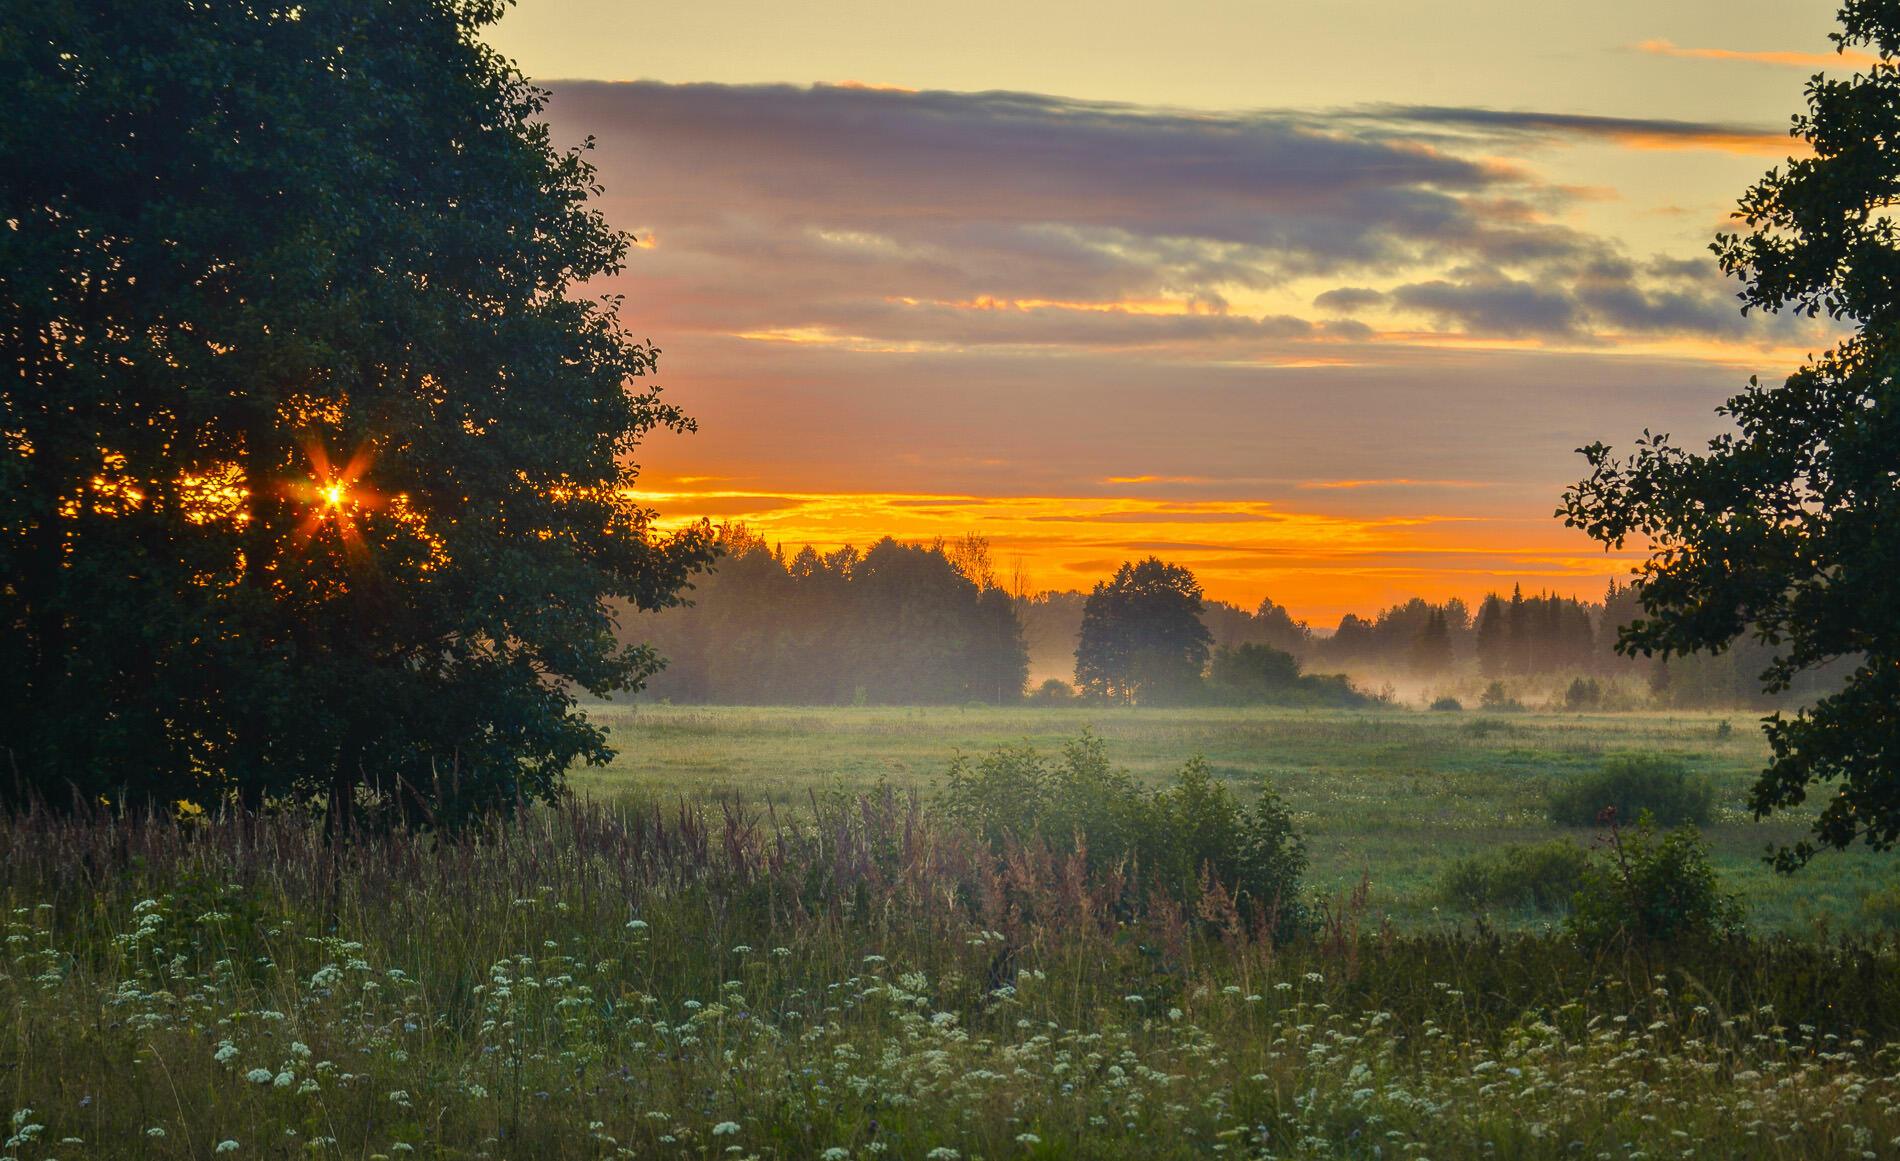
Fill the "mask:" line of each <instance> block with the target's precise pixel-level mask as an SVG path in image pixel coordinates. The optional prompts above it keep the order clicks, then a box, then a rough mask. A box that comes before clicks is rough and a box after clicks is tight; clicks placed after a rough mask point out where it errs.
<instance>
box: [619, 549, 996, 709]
mask: <svg viewBox="0 0 1900 1161" xmlns="http://www.w3.org/2000/svg"><path fill="white" fill-rule="evenodd" d="M720 539H721V543H722V545H723V546H724V548H725V556H724V558H723V559H722V560H721V561H720V564H719V567H718V569H717V570H716V571H715V572H714V573H713V574H712V575H711V576H709V577H707V578H706V579H705V580H703V581H701V582H700V584H699V585H698V587H697V588H696V589H695V591H694V593H693V598H694V601H693V605H692V606H691V607H690V608H683V609H674V610H669V611H667V612H665V613H663V614H661V615H659V616H657V617H652V618H648V619H647V622H648V623H647V624H645V625H642V626H641V627H640V630H639V631H640V632H642V633H644V634H645V635H646V636H647V637H648V638H649V639H650V640H651V641H652V643H653V644H654V646H655V647H656V648H657V649H659V650H660V651H661V652H662V653H663V654H664V655H665V656H666V658H667V659H668V664H667V668H666V670H665V672H663V673H661V674H660V675H658V676H657V677H655V678H654V679H653V680H652V682H651V693H652V695H653V696H655V697H666V698H671V699H674V700H678V701H712V702H726V703H736V704H768V705H769V704H838V703H845V702H855V701H866V702H878V703H885V704H889V703H918V704H925V703H943V702H963V701H972V700H976V701H985V702H1010V701H1014V700H1016V699H1018V698H1020V697H1021V696H1022V689H1023V683H1024V681H1025V680H1026V678H1027V676H1028V658H1027V653H1026V650H1025V648H1024V645H1023V636H1022V626H1021V623H1020V622H1019V621H1018V620H1017V617H1016V612H1015V607H1014V604H1013V603H1012V602H1011V600H1010V599H1009V596H1008V595H1007V594H1006V593H1004V592H1003V591H1002V590H1001V589H997V588H990V589H984V590H979V589H978V588H977V587H976V585H974V584H972V583H971V582H970V581H969V580H968V579H967V578H966V577H965V576H964V575H963V574H962V573H961V572H960V571H959V569H958V568H957V567H956V565H955V564H954V563H953V562H952V561H951V560H950V559H949V558H948V557H947V556H946V555H945V551H944V546H943V545H941V544H937V545H932V546H930V547H927V548H926V547H923V546H920V545H907V544H900V543H898V542H897V541H895V540H891V539H889V538H886V539H884V540H881V541H879V542H878V543H877V544H876V545H873V546H872V548H871V549H870V550H869V551H868V552H865V553H862V554H860V553H858V552H857V551H856V550H855V549H845V550H839V551H836V552H832V553H827V554H820V553H819V552H818V551H817V550H816V549H813V548H810V547H806V548H802V549H800V550H798V551H797V552H795V553H793V554H791V556H790V558H789V559H786V558H785V554H784V553H782V552H777V551H773V550H770V549H768V548H767V547H766V544H765V542H764V541H763V540H761V539H760V538H758V537H757V536H754V535H752V534H751V533H750V532H749V531H747V530H746V529H745V528H744V527H743V526H730V527H728V528H725V529H722V530H721V533H720Z"/></svg>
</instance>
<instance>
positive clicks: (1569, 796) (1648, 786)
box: [1549, 754, 1715, 826]
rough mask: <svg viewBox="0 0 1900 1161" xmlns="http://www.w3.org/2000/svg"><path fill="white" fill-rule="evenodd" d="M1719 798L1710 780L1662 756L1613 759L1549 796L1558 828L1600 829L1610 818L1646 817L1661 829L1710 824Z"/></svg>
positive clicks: (1557, 787) (1553, 819)
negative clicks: (1696, 775) (1653, 819)
mask: <svg viewBox="0 0 1900 1161" xmlns="http://www.w3.org/2000/svg"><path fill="white" fill-rule="evenodd" d="M1714 806H1715V792H1714V790H1713V789H1712V788H1711V787H1710V786H1709V783H1708V781H1707V780H1706V779H1703V778H1696V777H1691V776H1690V775H1689V772H1688V770H1687V769H1685V768H1684V766H1683V764H1682V763H1681V762H1680V761H1678V760H1676V759H1674V758H1669V757H1665V756H1663V755H1659V754H1630V755H1623V756H1620V757H1614V758H1609V759H1607V760H1605V761H1604V763H1603V766H1602V768H1600V769H1598V770H1597V771H1596V772H1594V773H1591V774H1585V775H1583V776H1581V777H1578V778H1574V779H1570V780H1568V781H1564V782H1560V783H1558V784H1557V785H1556V786H1553V787H1552V788H1551V791H1550V800H1549V810H1550V820H1551V821H1552V822H1554V823H1556V824H1557V825H1559V826H1596V825H1598V824H1599V823H1600V822H1602V821H1604V819H1605V814H1604V812H1605V811H1613V812H1614V814H1613V815H1611V816H1610V817H1611V818H1613V819H1614V820H1616V821H1620V822H1628V821H1630V820H1632V819H1634V818H1636V817H1637V816H1638V815H1640V814H1642V813H1643V812H1644V811H1648V812H1649V813H1650V814H1651V815H1653V816H1654V817H1655V819H1656V821H1657V823H1659V824H1660V825H1662V826H1680V825H1682V824H1684V823H1694V824H1696V825H1698V826H1699V825H1701V824H1703V823H1706V822H1707V821H1709V816H1710V814H1711V813H1712V812H1713V810H1714Z"/></svg>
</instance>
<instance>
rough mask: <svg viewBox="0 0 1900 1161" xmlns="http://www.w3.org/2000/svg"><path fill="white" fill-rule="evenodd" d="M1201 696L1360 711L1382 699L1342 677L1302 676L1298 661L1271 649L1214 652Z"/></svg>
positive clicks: (1243, 647)
mask: <svg viewBox="0 0 1900 1161" xmlns="http://www.w3.org/2000/svg"><path fill="white" fill-rule="evenodd" d="M1201 697H1202V699H1203V700H1205V701H1206V702H1208V703H1210V704H1213V705H1281V706H1299V707H1303V708H1319V707H1325V706H1333V707H1339V708H1343V709H1358V708H1361V707H1364V706H1370V705H1375V704H1377V703H1378V702H1379V701H1381V700H1382V699H1381V698H1380V697H1379V696H1375V695H1373V694H1368V693H1366V692H1365V691H1364V690H1361V689H1358V688H1356V687H1355V686H1354V685H1353V684H1352V681H1351V680H1350V679H1349V678H1347V676H1346V675H1345V674H1343V673H1328V674H1318V673H1304V674H1303V673H1301V672H1300V662H1299V659H1298V658H1296V657H1294V656H1293V655H1292V654H1291V653H1288V652H1286V651H1284V650H1280V649H1274V648H1272V647H1270V646H1267V645H1260V644H1252V643H1250V644H1246V645H1241V646H1238V647H1236V648H1233V649H1229V648H1227V647H1225V646H1222V647H1221V648H1219V649H1216V650H1215V651H1214V657H1213V661H1212V662H1211V663H1210V664H1209V666H1208V671H1207V680H1206V681H1205V682H1203V683H1202V688H1201Z"/></svg>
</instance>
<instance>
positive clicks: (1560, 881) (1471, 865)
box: [1437, 839, 1589, 911]
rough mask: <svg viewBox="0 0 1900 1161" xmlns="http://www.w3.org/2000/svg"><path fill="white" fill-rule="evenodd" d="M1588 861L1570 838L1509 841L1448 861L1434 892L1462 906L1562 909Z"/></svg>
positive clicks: (1448, 902) (1449, 903)
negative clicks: (1510, 842) (1490, 848)
mask: <svg viewBox="0 0 1900 1161" xmlns="http://www.w3.org/2000/svg"><path fill="white" fill-rule="evenodd" d="M1588 863H1589V852H1587V851H1585V850H1584V849H1583V848H1582V847H1580V846H1578V845H1577V844H1576V843H1573V842H1571V841H1569V840H1568V839H1551V840H1550V841H1548V842H1541V843H1512V844H1510V845H1508V846H1505V847H1502V848H1499V849H1497V850H1494V851H1484V852H1480V853H1478V854H1474V855H1465V856H1463V857H1460V858H1457V859H1454V860H1452V862H1451V864H1450V865H1449V866H1447V867H1446V868H1445V870H1444V871H1443V872H1442V873H1441V874H1440V875H1439V879H1438V888H1437V893H1438V897H1439V898H1440V899H1442V900H1443V901H1444V902H1445V904H1446V905H1447V906H1451V907H1456V908H1459V909H1461V910H1466V911H1486V910H1489V909H1491V908H1494V907H1505V908H1511V907H1530V908H1535V909H1536V910H1538V911H1562V910H1565V909H1567V908H1569V906H1570V904H1571V901H1572V897H1573V896H1575V895H1576V893H1577V889H1578V888H1579V887H1581V886H1582V885H1583V874H1584V869H1585V867H1586V866H1587V865H1588Z"/></svg>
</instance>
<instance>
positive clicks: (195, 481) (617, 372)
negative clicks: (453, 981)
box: [0, 0, 709, 817]
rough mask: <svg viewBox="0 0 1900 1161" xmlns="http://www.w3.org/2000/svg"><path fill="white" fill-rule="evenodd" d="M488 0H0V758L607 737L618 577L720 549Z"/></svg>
mask: <svg viewBox="0 0 1900 1161" xmlns="http://www.w3.org/2000/svg"><path fill="white" fill-rule="evenodd" d="M502 7H503V5H501V4H500V3H495V2H491V0H326V2H325V3H321V4H308V3H293V2H290V0H283V2H272V0H261V2H247V3H237V2H236V0H203V2H196V3H186V2H184V0H136V2H134V0H105V2H100V3H89V4H57V3H56V4H10V5H7V7H6V9H5V14H4V15H3V16H0V103H4V105H5V107H6V110H7V115H6V116H5V117H4V118H0V223H3V225H0V359H3V360H4V366H5V377H4V380H0V705H4V706H5V712H4V714H0V718H4V722H5V725H4V727H3V729H4V735H3V736H0V745H4V748H5V750H6V760H7V763H8V765H7V769H6V774H5V777H4V778H0V795H4V796H14V795H19V794H30V793H38V794H40V795H42V796H44V797H46V798H47V799H49V800H52V801H56V802H57V801H72V800H73V799H74V797H75V795H77V796H79V797H83V798H84V799H86V800H89V801H90V800H96V799H98V798H101V797H103V798H106V799H108V800H110V801H113V802H115V803H120V802H135V801H147V800H151V801H170V800H173V799H195V800H198V801H201V802H202V801H207V800H209V799H212V798H215V797H218V796H221V795H224V794H227V793H229V794H235V795H236V796H238V797H239V798H240V799H242V800H244V801H247V802H261V801H263V800H264V799H266V798H267V797H269V798H290V799H304V800H325V801H329V802H331V803H333V804H344V803H348V802H350V801H351V800H352V799H353V798H354V796H355V791H356V789H357V787H358V786H359V785H361V784H363V783H365V782H370V783H377V784H380V785H381V786H382V787H384V788H385V789H388V790H391V791H394V792H396V797H397V798H398V799H400V800H401V801H403V802H405V803H406V804H407V806H408V808H409V809H411V810H412V811H416V812H422V813H428V814H433V815H435V816H437V817H443V816H444V815H443V812H445V811H446V812H449V813H451V814H460V813H465V812H468V811H472V810H479V809H483V808H487V807H492V806H500V805H506V804H509V803H513V802H517V801H521V800H524V799H525V800H533V799H540V798H546V797H548V796H549V795H551V794H553V793H555V792H556V790H557V788H558V785H559V779H560V776H561V773H562V771H563V770H564V769H565V768H566V767H567V766H568V765H569V763H571V762H573V761H575V760H577V759H584V760H589V761H599V760H603V759H605V758H606V757H607V756H608V754H609V750H608V748H607V746H606V744H605V739H604V737H603V735H602V733H601V732H600V731H599V730H598V729H597V728H596V727H594V726H591V725H589V724H588V722H587V721H586V720H585V719H584V718H583V717H581V716H580V715H578V714H577V713H576V712H575V710H574V695H573V692H572V691H573V690H574V689H575V688H576V687H578V688H582V689H586V690H590V691H597V692H604V691H607V690H610V689H614V688H624V687H627V686H629V685H632V684H637V683H638V682H639V680H640V679H641V677H642V676H643V675H645V674H646V673H648V672H649V671H650V670H651V669H652V668H653V667H654V665H655V663H656V661H655V658H654V656H653V655H652V654H651V652H650V651H649V650H646V649H643V648H640V647H638V646H632V647H629V646H623V645H618V644H616V643H615V639H614V634H613V628H614V624H613V612H612V610H613V608H614V607H616V604H617V603H618V602H624V603H625V604H627V605H631V606H634V607H639V608H652V607H657V606H662V605H666V604H668V603H669V602H671V601H672V600H674V594H675V592H676V591H677V590H678V589H679V587H680V585H681V584H682V583H683V581H684V580H685V578H686V576H687V575H688V574H689V572H690V571H691V570H692V569H694V568H695V567H696V566H698V565H699V564H700V563H702V562H704V561H705V560H706V559H707V558H708V554H709V539H708V537H707V535H706V534H705V533H703V532H696V533H688V534H684V535H681V536H675V537H670V538H669V537H661V536H657V535H655V534H654V533H653V531H652V530H651V529H650V528H649V524H648V520H649V516H650V513H648V512H647V511H645V510H643V509H642V508H641V507H640V506H639V505H638V504H637V503H635V502H634V501H633V500H632V499H631V498H630V497H629V492H628V486H629V485H630V484H631V483H632V482H633V478H634V472H633V468H632V466H631V465H630V463H629V460H628V456H629V453H630V452H631V451H632V450H633V448H634V445H635V443H636V441H637V440H638V439H639V438H640V437H641V436H642V435H643V434H645V433H648V432H650V431H652V430H653V429H655V428H682V427H685V426H687V421H686V419H685V418H684V417H683V416H682V415H681V414H680V413H679V412H678V411H676V410H674V409H673V408H672V407H669V406H667V405H665V404H663V403H662V402H660V401H659V400H658V399H657V398H656V396H655V393H654V391H653V390H652V389H651V388H645V389H640V388H636V387H635V386H634V384H635V383H636V382H637V381H641V380H643V378H644V377H645V376H647V375H648V374H649V373H650V372H651V371H652V370H653V367H654V354H655V352H654V351H652V350H651V349H650V348H648V347H646V346H643V345H641V344H639V343H637V342H635V341H633V339H632V337H631V336H630V335H628V334H627V333H626V332H625V331H624V330H623V329H622V328H621V326H620V324H619V323H618V322H617V321H616V317H615V313H614V309H613V304H612V303H609V302H602V301H595V300H590V299H587V298H584V297H580V296H577V295H575V294H571V293H570V290H571V289H572V288H573V287H574V286H575V285H576V284H577V283H581V282H584V281H586V280H588V279H591V278H594V277H596V276H599V275H605V274H609V273H612V272H614V271H615V270H617V269H618V268H619V267H620V264H621V260H622V258H623V256H624V255H625V253H626V249H627V239H626V238H625V237H623V236H622V235H620V234H618V233H616V232H615V231H613V230H611V229H609V228H608V226H607V225H606V224H605V222H604V221H602V219H601V218H600V216H599V215H598V214H597V213H596V212H595V211H593V210H590V209H589V208H588V198H589V196H590V194H592V193H593V192H595V188H594V178H593V171H592V169H591V168H590V167H589V166H588V165H587V164H586V163H585V162H584V160H583V158H582V157H581V156H580V155H579V154H576V153H572V152H566V151H562V150H559V149H556V148H554V147H553V146H552V144H551V143H550V140H549V136H548V132H547V130H546V128H545V127H544V125H543V124H541V123H540V121H539V115H540V111H541V94H539V93H538V92H537V91H536V90H534V89H532V88H531V87H529V86H528V85H527V84H526V83H525V82H524V80H523V79H522V77H521V76H520V75H519V74H518V73H517V72H516V71H515V70H514V69H513V68H512V67H511V66H509V65H508V64H507V62H505V61H504V60H502V59H501V58H499V57H498V56H496V55H495V54H494V53H493V52H492V51H491V50H489V49H488V48H486V47H484V46H483V45H482V43H481V42H480V40H479V39H478V36H477V34H478V31H479V30H480V29H481V28H482V27H483V26H484V25H487V24H489V23H491V22H493V21H494V20H495V19H496V18H497V17H498V16H499V15H500V13H501V11H502Z"/></svg>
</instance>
